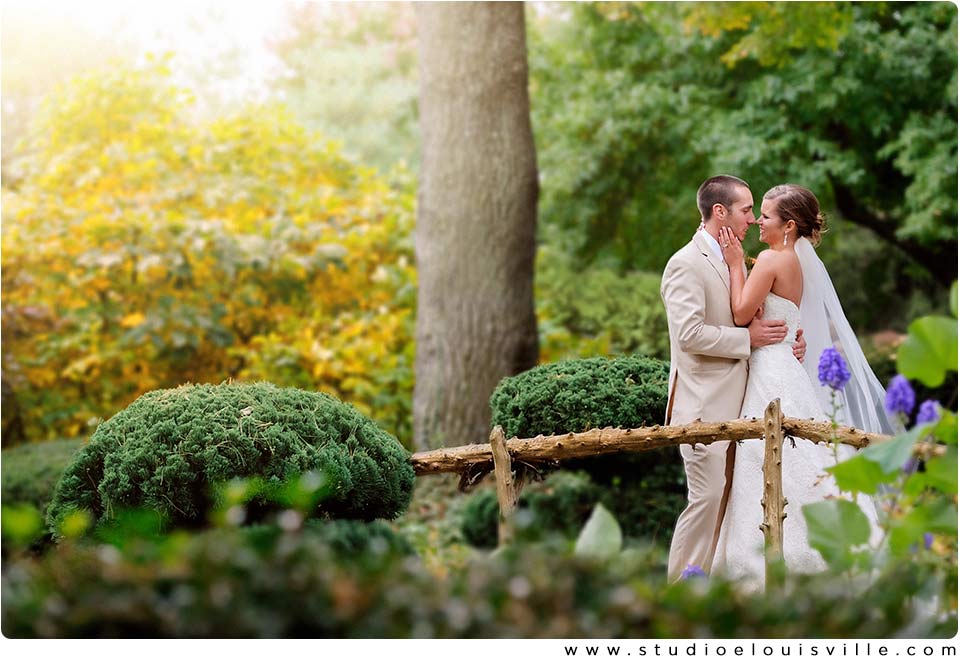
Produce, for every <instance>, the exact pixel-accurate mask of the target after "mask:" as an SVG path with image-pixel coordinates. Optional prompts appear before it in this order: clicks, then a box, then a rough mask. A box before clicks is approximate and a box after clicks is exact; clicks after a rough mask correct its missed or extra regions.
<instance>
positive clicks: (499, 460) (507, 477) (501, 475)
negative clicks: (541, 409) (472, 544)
mask: <svg viewBox="0 0 960 664" xmlns="http://www.w3.org/2000/svg"><path fill="white" fill-rule="evenodd" d="M490 449H491V451H492V452H493V472H494V475H496V479H497V502H498V503H499V504H500V523H499V527H498V529H497V539H498V541H499V544H500V546H503V545H504V544H507V543H508V542H510V540H512V539H513V519H512V516H513V513H514V511H516V509H517V501H518V500H519V498H520V490H521V489H522V488H523V473H522V471H517V472H514V470H513V468H512V463H511V461H510V451H509V450H508V449H507V438H506V436H505V435H504V433H503V427H500V426H496V427H494V428H493V431H491V432H490Z"/></svg>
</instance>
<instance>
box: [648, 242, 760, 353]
mask: <svg viewBox="0 0 960 664" xmlns="http://www.w3.org/2000/svg"><path fill="white" fill-rule="evenodd" d="M660 295H661V297H662V298H663V304H664V307H666V309H667V320H668V321H669V324H670V325H671V326H675V327H676V336H677V340H678V342H679V344H680V350H682V351H683V352H685V353H693V354H697V355H708V356H711V357H725V358H729V359H737V360H741V359H746V358H748V357H750V332H749V331H748V330H747V329H746V328H743V327H732V326H727V325H708V324H707V323H705V322H704V316H705V312H706V297H705V295H704V290H703V285H702V284H701V283H700V280H699V279H698V278H697V276H696V274H695V272H694V271H693V270H692V269H691V268H689V267H688V266H685V265H683V263H682V262H680V261H676V260H671V261H670V262H669V263H667V267H666V269H665V270H664V272H663V281H662V282H661V287H660Z"/></svg>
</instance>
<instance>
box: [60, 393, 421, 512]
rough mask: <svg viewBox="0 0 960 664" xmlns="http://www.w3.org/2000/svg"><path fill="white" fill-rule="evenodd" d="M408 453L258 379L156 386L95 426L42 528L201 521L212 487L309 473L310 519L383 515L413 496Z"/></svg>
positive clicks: (369, 425)
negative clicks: (140, 517) (152, 516)
mask: <svg viewBox="0 0 960 664" xmlns="http://www.w3.org/2000/svg"><path fill="white" fill-rule="evenodd" d="M408 456H409V455H408V453H407V452H406V450H404V449H403V448H402V447H401V446H400V444H399V443H398V442H397V441H396V440H395V439H394V438H392V437H391V436H390V435H388V434H387V433H385V432H384V431H382V430H381V429H380V428H379V427H377V425H376V424H374V423H373V422H372V421H371V420H370V419H368V418H367V417H365V416H364V415H362V414H360V413H359V412H358V411H357V410H356V409H355V408H353V407H352V406H349V405H347V404H344V403H342V402H340V401H338V400H336V399H334V398H333V397H330V396H327V395H325V394H322V393H318V392H307V391H304V390H298V389H293V388H278V387H276V386H274V385H271V384H269V383H256V384H239V383H225V384H221V385H186V386H182V387H179V388H176V389H171V390H157V391H154V392H149V393H147V394H145V395H143V396H142V397H140V398H139V399H137V400H136V401H134V402H133V403H132V404H130V406H129V407H127V408H126V409H125V410H123V411H121V412H120V413H118V414H117V415H115V416H114V417H113V418H111V419H110V420H108V421H107V422H105V423H103V424H101V425H100V426H99V427H98V428H97V431H96V432H95V433H94V435H93V436H92V437H91V438H90V443H89V444H88V445H86V446H85V447H84V448H83V449H82V450H80V452H79V453H78V454H77V455H76V456H75V457H74V460H73V461H72V463H71V464H70V466H69V467H68V468H67V469H66V471H65V472H64V474H63V476H62V477H61V479H60V481H59V483H58V484H57V488H56V492H55V494H54V497H53V500H52V501H51V504H50V508H49V511H48V514H47V521H48V523H49V524H50V525H51V526H52V527H56V524H57V523H59V521H60V520H61V519H62V518H63V516H65V515H66V514H67V513H68V512H70V511H73V510H77V509H83V510H87V511H89V512H90V513H91V514H92V515H93V516H94V517H95V518H96V519H100V518H103V517H107V518H109V517H111V516H112V515H113V514H114V513H115V511H116V510H117V508H120V507H127V506H143V507H147V508H151V509H153V510H156V511H157V512H159V513H160V514H161V516H162V518H163V519H165V520H166V521H167V522H168V523H169V524H179V525H193V524H198V523H203V522H204V520H205V519H206V518H207V515H208V513H209V511H210V509H211V508H212V507H213V501H214V498H213V495H214V492H213V491H212V489H213V487H214V486H215V485H216V484H217V483H220V482H224V481H226V480H230V479H232V478H234V477H260V478H263V479H264V480H266V481H267V482H268V483H282V482H283V481H284V480H285V479H286V478H292V477H294V476H298V475H301V474H303V473H304V472H306V471H309V470H312V469H320V470H322V477H323V480H324V482H325V486H326V493H325V495H324V497H322V499H320V501H319V504H318V505H317V507H316V510H315V512H314V514H315V515H316V516H327V517H334V518H352V519H363V520H370V519H375V518H394V517H396V516H397V515H399V514H400V513H402V512H403V510H404V509H405V508H406V506H407V504H408V503H409V501H410V496H411V493H412V489H413V480H414V474H413V470H412V467H411V466H410V464H409V461H408ZM252 507H253V508H254V511H256V509H257V508H260V509H268V508H269V507H270V506H269V505H263V504H259V505H258V504H256V503H254V504H253V505H252Z"/></svg>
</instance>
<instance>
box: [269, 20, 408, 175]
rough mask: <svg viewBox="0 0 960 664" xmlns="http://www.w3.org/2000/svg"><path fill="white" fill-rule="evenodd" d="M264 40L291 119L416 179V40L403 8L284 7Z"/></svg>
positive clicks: (371, 162) (371, 161) (352, 152)
mask: <svg viewBox="0 0 960 664" xmlns="http://www.w3.org/2000/svg"><path fill="white" fill-rule="evenodd" d="M286 11H287V14H286V16H287V19H286V28H285V30H284V31H283V34H282V35H280V36H278V37H275V38H273V39H271V40H270V45H271V49H272V50H273V51H274V52H275V53H276V54H277V56H278V57H279V58H280V59H281V60H282V61H283V63H284V64H285V65H286V72H285V74H284V75H283V77H282V78H280V79H278V80H277V81H276V90H277V91H278V92H279V93H280V94H281V95H282V98H283V99H284V100H285V101H286V103H287V104H288V106H289V107H290V110H291V112H292V113H293V114H294V117H296V118H297V119H298V120H299V121H300V122H302V123H303V124H304V125H306V126H307V127H310V128H313V129H316V130H319V131H321V132H323V134H324V135H326V136H329V137H330V138H333V139H335V140H337V141H340V143H341V149H342V150H343V153H344V154H345V155H347V156H348V157H351V158H354V159H357V160H358V161H360V162H361V163H363V164H367V165H370V166H376V167H377V168H379V169H381V170H389V169H390V168H392V167H394V166H395V165H397V164H404V165H406V166H407V167H408V168H410V169H411V170H413V171H416V169H417V165H418V164H419V148H420V146H419V141H420V130H419V127H418V125H417V33H416V25H415V19H414V12H413V5H412V3H407V2H389V3H388V2H351V3H322V4H321V3H316V2H306V3H297V4H292V3H291V4H289V5H287V10H286Z"/></svg>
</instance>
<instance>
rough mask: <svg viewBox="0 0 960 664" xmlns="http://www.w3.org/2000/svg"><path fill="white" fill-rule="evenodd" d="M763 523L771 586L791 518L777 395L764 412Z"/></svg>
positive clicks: (780, 558) (768, 576)
mask: <svg viewBox="0 0 960 664" xmlns="http://www.w3.org/2000/svg"><path fill="white" fill-rule="evenodd" d="M763 439H764V443H765V447H764V453H763V499H762V500H761V501H760V504H761V505H762V506H763V523H762V524H761V525H760V530H762V531H763V535H764V552H765V554H766V579H767V584H766V587H767V589H770V583H771V580H772V574H771V567H772V565H773V563H774V562H775V561H778V560H783V520H784V519H785V518H787V513H786V509H785V508H786V506H787V500H786V498H784V496H783V411H781V410H780V399H774V400H773V401H771V402H770V404H769V405H768V406H767V409H766V411H765V412H764V414H763Z"/></svg>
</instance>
